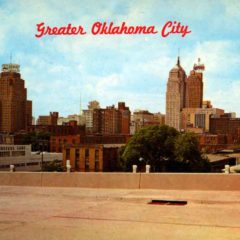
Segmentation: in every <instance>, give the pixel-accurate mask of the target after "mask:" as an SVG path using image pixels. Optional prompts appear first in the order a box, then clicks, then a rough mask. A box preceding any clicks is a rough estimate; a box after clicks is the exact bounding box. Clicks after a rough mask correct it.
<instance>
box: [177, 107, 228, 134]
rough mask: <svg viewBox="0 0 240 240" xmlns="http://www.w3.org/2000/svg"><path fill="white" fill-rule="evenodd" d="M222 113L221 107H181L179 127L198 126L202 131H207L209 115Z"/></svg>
mask: <svg viewBox="0 0 240 240" xmlns="http://www.w3.org/2000/svg"><path fill="white" fill-rule="evenodd" d="M222 114H224V110H223V109H219V108H183V110H182V112H181V129H183V130H188V129H190V128H191V129H192V130H193V129H194V128H196V131H198V129H199V128H201V129H202V131H203V132H208V131H209V124H210V117H211V116H220V115H222Z"/></svg>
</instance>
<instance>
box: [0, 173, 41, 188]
mask: <svg viewBox="0 0 240 240" xmlns="http://www.w3.org/2000/svg"><path fill="white" fill-rule="evenodd" d="M41 182H42V173H32V172H13V173H10V172H1V173H0V184H1V185H7V186H41Z"/></svg>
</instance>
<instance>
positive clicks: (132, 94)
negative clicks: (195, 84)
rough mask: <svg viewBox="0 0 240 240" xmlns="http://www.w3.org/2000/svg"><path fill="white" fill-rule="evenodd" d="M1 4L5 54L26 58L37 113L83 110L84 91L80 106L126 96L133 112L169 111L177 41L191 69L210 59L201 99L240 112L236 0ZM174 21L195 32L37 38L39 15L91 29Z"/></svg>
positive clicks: (0, 54)
mask: <svg viewBox="0 0 240 240" xmlns="http://www.w3.org/2000/svg"><path fill="white" fill-rule="evenodd" d="M196 4H198V7H197V8H195V5H196ZM26 5H27V7H26ZM0 7H1V10H0V17H1V20H2V25H1V27H0V30H1V36H0V61H1V63H2V64H4V63H8V62H9V61H10V54H11V53H12V56H13V58H12V62H13V63H17V64H20V65H21V69H20V72H21V76H22V78H23V79H24V80H25V84H26V87H27V89H28V98H29V99H31V100H32V101H33V115H34V116H35V117H37V116H39V115H46V114H48V113H49V112H50V111H58V112H59V113H60V115H61V116H66V115H69V114H73V113H79V111H80V95H82V108H83V109H87V104H88V102H89V101H91V100H95V99H96V100H98V101H99V102H100V103H101V106H109V105H112V104H117V102H120V101H124V102H126V104H127V105H128V106H129V107H130V109H131V111H133V110H134V109H147V110H149V111H151V112H161V113H165V94H166V84H167V78H168V72H169V70H170V69H171V68H172V67H173V66H174V65H175V64H176V61H177V56H178V48H180V54H179V55H180V57H181V65H182V67H183V68H184V69H185V71H186V74H187V75H188V74H189V72H190V70H191V69H192V66H193V64H194V63H196V62H197V59H198V57H200V58H201V60H202V62H203V63H204V64H205V67H206V71H205V72H204V74H203V83H204V97H203V99H204V100H211V101H212V104H213V106H214V107H217V108H223V109H225V110H226V112H236V113H237V116H239V115H240V109H239V107H238V102H239V100H240V77H239V73H238V71H239V66H240V60H239V58H238V54H239V50H240V41H239V35H240V34H239V31H238V30H237V22H239V20H240V19H239V18H240V17H239V14H238V11H239V10H240V3H239V2H237V1H231V2H228V1H224V0H223V1H211V2H210V3H208V1H203V2H201V3H199V2H198V1H191V2H190V1H187V0H185V1H178V2H175V1H148V3H144V2H143V1H135V2H131V3H129V2H128V1H118V3H115V4H114V3H112V4H109V3H107V1H103V2H101V3H97V4H91V1H87V2H85V1H80V2H78V3H76V2H74V1H72V2H71V1H63V3H62V5H61V6H59V5H58V2H57V1H50V2H49V1H41V2H40V3H35V2H30V1H11V2H7V1H0ZM62 9H64V10H65V11H64V12H63V11H62ZM193 9H194V11H192V10H193ZM166 10H167V11H166ZM209 19H211V22H209ZM169 20H172V21H175V20H176V21H179V22H181V23H182V24H185V25H188V26H189V29H190V30H191V31H192V32H191V34H189V35H187V36H185V37H184V38H182V37H181V36H173V35H172V36H169V37H167V38H161V37H160V36H159V35H131V36H130V35H119V36H107V35H105V36H92V35H90V34H89V35H86V36H44V37H42V38H41V39H38V38H36V37H35V34H36V24H38V23H40V22H45V23H46V25H52V26H62V25H67V24H68V23H72V24H74V25H84V26H85V27H86V30H87V31H89V30H90V27H91V25H92V23H93V22H95V21H102V22H104V21H106V22H114V23H116V24H120V23H121V22H123V21H126V23H128V24H129V25H155V26H156V27H158V28H160V27H162V26H163V25H164V23H165V22H166V21H169ZM49 99H51V101H49Z"/></svg>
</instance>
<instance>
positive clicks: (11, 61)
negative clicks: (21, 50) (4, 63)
mask: <svg viewBox="0 0 240 240" xmlns="http://www.w3.org/2000/svg"><path fill="white" fill-rule="evenodd" d="M10 64H12V52H11V53H10Z"/></svg>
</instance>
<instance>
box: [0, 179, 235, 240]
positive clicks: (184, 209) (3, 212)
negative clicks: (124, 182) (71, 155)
mask: <svg viewBox="0 0 240 240" xmlns="http://www.w3.org/2000/svg"><path fill="white" fill-rule="evenodd" d="M236 184H239V183H238V182H236ZM152 199H166V200H186V201H188V204H187V205H184V206H172V205H150V204H148V202H149V201H151V200H152ZM0 239H1V240H10V239H11V240H13V239H17V240H28V239H29V240H30V239H31V240H33V239H37V240H40V239H41V240H51V239H56V240H61V239H69V240H74V239H81V240H82V239H83V240H84V239H88V240H89V239H90V240H91V239H104V240H105V239H116V240H118V239H158V240H159V239H168V240H169V239H178V240H179V239H184V240H188V239H204V240H207V239H211V240H213V239H217V240H220V239H224V240H226V239H227V240H232V239H236V240H237V239H240V191H206V190H205V191H193V190H188V191H186V190H157V189H156V190H151V189H103V188H99V189H94V188H76V187H75V188H72V187H68V188H64V187H30V186H0Z"/></svg>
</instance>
